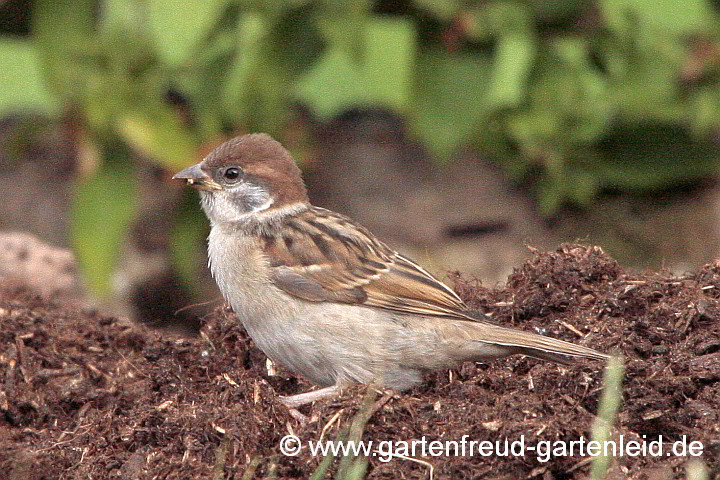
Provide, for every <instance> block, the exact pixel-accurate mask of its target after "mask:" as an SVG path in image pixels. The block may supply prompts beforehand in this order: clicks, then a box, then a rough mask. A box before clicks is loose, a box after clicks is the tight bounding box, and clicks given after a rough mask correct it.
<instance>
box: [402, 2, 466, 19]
mask: <svg viewBox="0 0 720 480" xmlns="http://www.w3.org/2000/svg"><path fill="white" fill-rule="evenodd" d="M413 3H415V4H416V5H417V6H418V7H420V8H422V9H425V10H427V11H428V12H430V13H432V14H433V15H436V16H437V17H439V18H440V20H443V21H446V22H448V21H450V20H452V19H453V17H455V15H457V13H458V12H459V11H460V8H461V7H462V6H464V4H465V2H461V1H458V0H415V1H414V2H413Z"/></svg>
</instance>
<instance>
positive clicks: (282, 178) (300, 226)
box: [173, 133, 608, 407]
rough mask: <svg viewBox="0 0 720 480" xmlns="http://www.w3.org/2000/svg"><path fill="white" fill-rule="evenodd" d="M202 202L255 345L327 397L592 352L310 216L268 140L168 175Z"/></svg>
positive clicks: (236, 146)
mask: <svg viewBox="0 0 720 480" xmlns="http://www.w3.org/2000/svg"><path fill="white" fill-rule="evenodd" d="M173 179H179V180H184V181H186V182H187V184H189V185H190V186H192V187H194V188H196V189H198V190H199V192H200V198H201V205H202V208H203V210H204V211H205V214H206V215H207V217H208V219H209V220H210V225H211V229H210V235H209V237H208V257H209V266H210V269H211V272H212V275H213V277H214V278H215V280H216V282H217V285H218V287H219V288H220V291H221V292H222V294H223V296H224V297H225V299H226V300H227V302H228V303H229V304H230V306H231V307H232V308H233V310H234V311H235V313H236V314H237V316H238V318H239V319H240V321H241V322H242V324H243V325H244V327H245V329H246V330H247V332H248V334H249V335H250V337H252V339H253V341H254V342H255V344H256V345H257V346H258V347H259V348H260V349H261V350H262V351H263V352H264V353H265V354H266V355H267V356H268V357H269V358H270V359H271V360H273V361H275V362H278V363H280V364H282V365H284V366H286V367H287V368H289V369H290V370H293V371H294V372H296V373H299V374H302V375H304V376H305V377H307V378H308V379H310V380H311V381H312V382H313V383H315V384H317V385H320V386H322V387H324V388H321V389H319V390H314V391H310V392H306V393H301V394H298V395H293V396H290V397H283V402H284V403H285V404H286V405H288V406H289V407H296V406H299V405H303V404H306V403H310V402H313V401H315V400H319V399H322V398H327V397H332V396H335V395H337V394H338V393H339V392H340V389H342V388H343V387H345V386H348V385H351V384H357V383H360V384H371V385H373V386H376V387H379V388H390V389H392V390H395V391H403V390H407V389H409V388H410V387H413V386H415V385H418V384H419V383H421V382H422V374H423V372H425V371H428V370H434V369H443V368H451V367H453V366H456V365H458V364H459V363H461V362H465V361H487V360H491V359H495V358H499V357H505V356H509V355H513V354H524V355H527V356H530V357H535V358H539V359H544V360H550V361H555V362H560V363H567V362H568V360H569V359H571V358H573V357H586V358H591V359H598V360H605V359H607V358H608V356H607V355H605V354H603V353H600V352H598V351H596V350H593V349H591V348H588V347H585V346H581V345H576V344H572V343H568V342H564V341H561V340H557V339H554V338H550V337H546V336H543V335H538V334H534V333H530V332H526V331H522V330H517V329H513V328H507V327H503V326H500V325H497V324H495V323H493V322H492V321H491V320H490V319H489V318H488V317H487V316H485V315H484V314H482V313H480V312H475V311H472V310H470V309H469V308H468V306H467V305H466V304H465V303H464V302H463V300H462V299H460V297H459V296H458V295H457V294H456V293H455V292H454V291H453V290H452V289H451V288H450V287H448V286H446V285H445V284H444V283H442V282H441V281H439V280H438V279H436V278H435V277H434V276H433V275H431V274H430V273H428V272H427V271H426V270H425V269H423V268H422V267H421V266H419V265H418V264H416V263H415V262H413V261H412V260H410V259H408V258H407V257H405V256H403V255H401V254H399V253H398V252H396V251H394V250H392V249H391V248H390V247H388V246H387V245H386V244H385V243H383V242H381V241H380V240H378V239H377V238H375V236H373V234H372V233H370V232H369V231H368V230H367V229H365V228H364V227H362V226H360V225H358V224H357V223H355V222H353V221H352V220H351V219H349V218H347V217H345V216H343V215H340V214H338V213H335V212H332V211H330V210H326V209H323V208H320V207H316V206H314V205H311V204H310V201H309V199H308V195H307V191H306V189H305V184H304V182H303V179H302V175H301V172H300V169H299V168H298V166H297V165H296V163H295V161H294V160H293V158H292V156H291V155H290V153H289V152H288V151H287V150H286V149H285V148H284V147H283V146H282V145H281V144H280V143H279V142H277V141H276V140H274V139H273V138H272V137H270V136H269V135H266V134H261V133H255V134H248V135H244V136H240V137H236V138H234V139H232V140H229V141H227V142H225V143H224V144H222V145H220V146H219V147H217V148H216V149H215V150H213V151H212V152H211V153H210V154H209V155H208V156H207V157H205V158H204V159H203V160H202V161H201V162H200V163H198V164H196V165H193V166H191V167H189V168H186V169H185V170H183V171H181V172H179V173H177V174H175V175H174V176H173Z"/></svg>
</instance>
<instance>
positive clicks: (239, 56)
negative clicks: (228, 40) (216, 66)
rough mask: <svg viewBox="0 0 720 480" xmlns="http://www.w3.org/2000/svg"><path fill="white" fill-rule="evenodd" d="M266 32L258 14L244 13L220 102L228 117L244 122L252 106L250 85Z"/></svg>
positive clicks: (255, 74)
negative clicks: (235, 50) (235, 49)
mask: <svg viewBox="0 0 720 480" xmlns="http://www.w3.org/2000/svg"><path fill="white" fill-rule="evenodd" d="M266 33H267V26H266V24H265V20H264V19H263V17H262V16H261V15H259V14H256V13H253V12H247V13H245V14H244V15H243V16H242V17H241V18H240V21H239V23H238V32H237V35H238V43H237V52H236V54H235V58H234V60H233V64H232V67H231V68H230V71H229V73H228V75H227V79H226V81H225V85H224V86H223V96H222V102H223V105H224V107H225V109H226V110H227V112H228V114H229V116H230V117H231V118H234V119H236V120H239V119H247V118H248V117H249V113H250V110H251V107H252V104H251V103H250V101H249V96H250V93H251V89H252V87H253V82H254V81H255V80H256V79H257V76H258V72H259V69H260V68H261V66H262V63H263V60H265V58H264V55H263V53H264V54H265V55H267V51H266V50H267V49H266V48H264V47H265V42H264V41H263V39H264V37H265V34H266Z"/></svg>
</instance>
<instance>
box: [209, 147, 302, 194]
mask: <svg viewBox="0 0 720 480" xmlns="http://www.w3.org/2000/svg"><path fill="white" fill-rule="evenodd" d="M205 163H206V164H207V166H208V167H210V168H213V169H214V168H218V167H229V166H238V167H240V168H242V169H243V171H244V172H245V175H246V176H247V177H248V178H250V179H253V180H255V181H257V182H258V183H262V184H265V185H266V186H267V187H268V188H269V189H270V192H271V194H272V196H273V198H274V200H275V203H274V206H276V207H277V206H281V205H288V204H292V203H297V202H305V203H307V202H309V200H308V196H307V191H306V189H305V183H304V182H303V179H302V173H301V172H300V169H299V168H298V166H297V165H296V164H295V160H293V158H292V155H290V152H288V151H287V149H286V148H285V147H283V146H282V145H281V144H280V142H278V141H277V140H275V139H274V138H272V137H271V136H270V135H267V134H265V133H251V134H249V135H243V136H240V137H235V138H233V139H232V140H228V141H227V142H225V143H223V144H222V145H220V146H219V147H217V148H216V149H215V150H213V151H212V152H211V153H210V155H208V156H207V157H206V158H205Z"/></svg>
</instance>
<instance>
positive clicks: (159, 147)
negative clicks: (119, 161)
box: [117, 105, 199, 170]
mask: <svg viewBox="0 0 720 480" xmlns="http://www.w3.org/2000/svg"><path fill="white" fill-rule="evenodd" d="M117 129H118V131H119V132H120V135H121V137H122V138H123V140H125V141H126V142H127V143H128V144H129V145H130V146H131V147H132V148H134V149H136V150H138V151H139V152H140V153H142V154H143V155H146V156H148V157H150V158H151V159H153V160H155V161H156V162H158V163H159V164H161V165H162V166H164V167H165V168H167V169H169V170H177V169H180V168H184V167H186V166H187V165H188V164H189V163H190V162H191V161H192V160H193V158H194V156H195V154H196V153H197V148H198V146H199V141H198V140H197V139H196V138H195V135H194V134H193V133H192V132H191V131H190V130H189V129H188V128H187V127H185V125H183V123H182V122H181V120H180V118H179V116H178V114H177V113H176V112H175V111H174V110H172V109H171V108H170V107H167V106H165V105H157V106H156V107H155V108H154V109H152V110H146V111H132V112H128V113H126V114H124V115H123V116H122V117H121V118H119V119H118V121H117Z"/></svg>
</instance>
